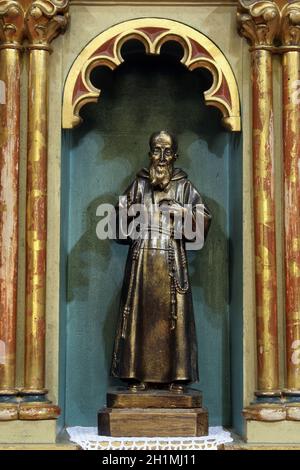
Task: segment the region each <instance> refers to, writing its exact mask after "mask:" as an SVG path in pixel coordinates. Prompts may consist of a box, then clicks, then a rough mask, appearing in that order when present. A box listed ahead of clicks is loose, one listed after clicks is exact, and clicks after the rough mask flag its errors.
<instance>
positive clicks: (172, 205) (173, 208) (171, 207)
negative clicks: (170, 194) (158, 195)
mask: <svg viewBox="0 0 300 470" xmlns="http://www.w3.org/2000/svg"><path fill="white" fill-rule="evenodd" d="M159 208H160V210H161V212H167V213H170V214H174V215H175V214H176V215H178V216H180V215H181V216H183V215H184V214H185V213H186V209H185V208H184V207H182V206H181V205H180V204H179V203H178V202H176V201H174V200H172V199H163V200H162V201H160V203H159Z"/></svg>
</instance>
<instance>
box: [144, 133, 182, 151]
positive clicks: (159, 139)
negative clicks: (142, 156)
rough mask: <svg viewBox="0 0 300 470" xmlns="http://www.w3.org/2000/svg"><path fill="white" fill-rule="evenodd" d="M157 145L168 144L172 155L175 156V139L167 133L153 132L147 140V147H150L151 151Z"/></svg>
mask: <svg viewBox="0 0 300 470" xmlns="http://www.w3.org/2000/svg"><path fill="white" fill-rule="evenodd" d="M157 143H159V144H161V143H168V145H169V146H170V147H171V149H172V151H173V153H174V154H175V153H176V152H177V149H178V144H177V140H176V137H175V136H174V135H173V134H171V133H170V132H168V131H158V132H153V134H152V135H151V136H150V139H149V145H150V150H151V151H153V149H154V148H155V146H156V144H157Z"/></svg>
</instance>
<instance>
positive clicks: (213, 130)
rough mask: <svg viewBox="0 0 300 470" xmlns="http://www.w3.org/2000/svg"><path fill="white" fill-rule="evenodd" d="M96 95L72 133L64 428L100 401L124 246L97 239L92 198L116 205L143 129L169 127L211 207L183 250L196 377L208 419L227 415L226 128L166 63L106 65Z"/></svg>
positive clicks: (90, 418)
mask: <svg viewBox="0 0 300 470" xmlns="http://www.w3.org/2000/svg"><path fill="white" fill-rule="evenodd" d="M93 79H94V82H96V83H97V86H98V87H100V88H101V89H102V92H101V96H100V99H99V102H98V103H97V104H93V105H89V106H86V107H85V108H84V110H83V112H82V117H83V123H82V124H81V126H80V127H79V128H78V129H76V130H73V131H71V144H70V149H69V150H68V151H67V152H66V153H67V154H69V155H68V157H69V170H68V172H69V174H68V175H63V184H67V185H69V220H67V221H65V223H67V224H68V227H69V229H68V242H67V244H68V259H67V292H66V300H67V302H66V311H67V344H66V360H67V367H66V422H67V425H90V426H91V425H95V423H96V414H97V410H98V409H99V408H100V407H101V406H103V405H104V404H105V394H106V390H107V387H108V386H109V385H112V384H114V383H117V381H114V380H112V379H111V378H109V368H110V362H111V354H112V348H113V340H114V334H115V327H116V322H117V318H118V314H119V312H118V309H119V305H118V304H119V298H120V291H121V285H122V279H123V270H124V268H125V261H126V255H127V248H126V246H122V245H119V244H117V243H115V242H113V241H109V240H105V241H100V240H98V238H97V236H96V225H97V223H98V221H99V218H98V217H97V216H96V210H97V207H98V206H99V204H101V203H112V204H115V203H116V201H117V198H118V196H119V195H120V194H122V192H123V191H124V190H125V189H126V187H127V186H128V184H129V183H130V182H131V181H132V180H133V179H134V177H135V174H136V172H137V171H138V170H139V169H140V168H141V167H143V166H147V164H148V161H147V159H148V157H147V155H148V139H149V135H150V134H151V133H152V132H153V131H155V130H158V129H163V128H166V129H169V130H171V131H172V132H173V133H175V134H176V135H177V137H178V141H179V159H178V161H177V166H178V167H181V168H183V169H184V170H185V171H187V173H188V175H189V178H190V179H191V181H192V182H193V183H194V184H195V186H196V187H197V188H198V189H199V190H200V192H201V194H202V195H203V198H204V200H205V201H206V203H207V205H208V206H209V208H210V209H211V212H212V214H213V223H212V227H211V231H210V233H209V236H208V239H207V243H206V245H205V247H204V249H203V250H201V251H200V252H191V253H189V269H190V274H191V280H192V286H193V299H194V310H195V318H196V327H197V336H198V349H199V369H200V383H199V384H195V385H194V387H196V388H200V389H202V390H203V393H204V402H205V405H206V406H208V408H209V412H210V423H211V424H212V425H221V424H229V421H230V370H229V369H230V368H229V331H228V320H229V300H228V238H229V230H230V228H229V220H228V219H229V217H228V209H229V208H228V200H229V196H228V195H229V184H228V174H229V171H228V166H229V159H230V158H233V157H232V156H231V155H230V154H229V153H230V145H229V135H228V133H227V132H226V131H224V130H223V129H222V128H221V125H220V114H219V112H218V111H217V110H215V109H212V108H209V107H206V106H205V105H204V102H203V97H202V92H203V88H204V89H207V79H206V78H203V76H201V74H197V73H190V72H188V71H187V70H186V69H185V68H184V67H182V66H181V65H180V64H178V63H176V62H175V61H173V60H169V61H167V60H166V59H164V60H163V59H162V58H157V57H154V58H153V57H138V60H136V59H135V60H133V59H132V60H128V61H126V62H125V63H124V64H123V65H122V66H120V67H119V68H118V69H117V70H116V71H114V72H108V71H106V70H105V71H103V69H98V71H97V73H96V74H95V75H94V77H93Z"/></svg>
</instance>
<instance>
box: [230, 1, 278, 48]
mask: <svg viewBox="0 0 300 470" xmlns="http://www.w3.org/2000/svg"><path fill="white" fill-rule="evenodd" d="M237 20H238V30H239V34H240V35H241V36H244V37H245V38H246V39H247V41H248V42H249V43H250V45H251V46H252V47H253V48H254V49H268V48H270V49H271V48H272V47H273V44H274V39H275V37H276V36H277V35H278V34H279V31H280V9H279V7H278V5H277V4H276V3H275V2H274V1H256V0H239V6H238V13H237Z"/></svg>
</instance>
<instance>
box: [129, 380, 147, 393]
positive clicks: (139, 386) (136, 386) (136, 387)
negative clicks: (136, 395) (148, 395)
mask: <svg viewBox="0 0 300 470" xmlns="http://www.w3.org/2000/svg"><path fill="white" fill-rule="evenodd" d="M128 388H129V390H130V392H142V391H143V390H146V388H147V385H146V384H145V382H136V383H133V384H130V385H129V386H128Z"/></svg>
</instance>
